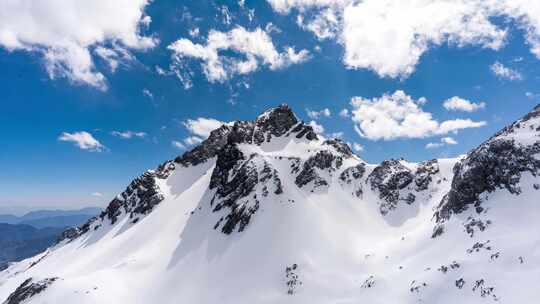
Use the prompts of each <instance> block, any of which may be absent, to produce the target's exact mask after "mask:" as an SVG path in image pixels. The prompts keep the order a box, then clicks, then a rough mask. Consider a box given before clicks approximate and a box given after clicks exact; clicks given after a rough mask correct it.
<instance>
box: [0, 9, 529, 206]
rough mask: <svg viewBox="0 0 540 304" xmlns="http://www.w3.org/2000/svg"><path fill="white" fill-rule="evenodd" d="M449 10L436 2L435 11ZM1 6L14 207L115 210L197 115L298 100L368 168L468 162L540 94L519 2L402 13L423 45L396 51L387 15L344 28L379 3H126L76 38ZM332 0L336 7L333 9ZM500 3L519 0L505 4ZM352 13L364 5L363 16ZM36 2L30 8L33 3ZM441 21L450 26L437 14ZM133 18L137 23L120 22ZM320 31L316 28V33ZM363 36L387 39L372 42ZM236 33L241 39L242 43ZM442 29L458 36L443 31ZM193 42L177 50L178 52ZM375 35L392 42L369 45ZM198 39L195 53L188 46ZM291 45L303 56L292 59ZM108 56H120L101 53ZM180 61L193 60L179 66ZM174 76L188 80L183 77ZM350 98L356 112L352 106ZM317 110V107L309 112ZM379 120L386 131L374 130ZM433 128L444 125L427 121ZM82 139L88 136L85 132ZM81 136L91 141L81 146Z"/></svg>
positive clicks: (41, 18) (248, 114)
mask: <svg viewBox="0 0 540 304" xmlns="http://www.w3.org/2000/svg"><path fill="white" fill-rule="evenodd" d="M370 1H371V2H372V0H367V1H365V2H366V3H368V2H370ZM441 1H442V0H432V2H433V3H434V5H438V3H439V2H441ZM2 2H3V1H0V8H1V9H0V11H3V13H0V17H4V18H0V19H4V20H5V19H6V18H5V17H6V16H5V14H11V15H10V17H11V19H9V20H8V21H0V67H1V71H0V91H1V92H2V98H1V102H2V110H1V111H0V123H1V125H2V128H1V130H0V138H1V139H2V143H3V145H2V149H0V167H1V168H2V170H1V172H0V184H1V185H2V187H0V206H2V207H6V206H23V205H24V206H33V207H53V206H54V207H79V206H89V205H99V206H104V205H105V204H106V203H107V202H108V201H109V200H110V199H111V198H112V197H113V196H114V195H115V194H116V193H118V192H120V191H122V190H123V189H124V187H125V186H126V185H127V184H128V183H129V181H130V180H131V179H133V178H134V177H136V176H137V175H139V174H141V173H142V172H144V170H147V169H150V168H153V167H155V166H157V165H158V164H160V163H161V162H163V161H164V160H167V159H171V158H174V157H175V156H176V155H178V154H181V153H183V152H184V151H185V149H189V147H190V145H189V140H186V139H187V138H188V137H192V139H194V137H193V136H195V137H197V138H203V137H204V136H205V135H204V133H205V132H204V131H200V130H199V131H197V127H199V128H203V129H204V127H205V126H206V125H208V121H207V122H206V125H204V123H205V122H204V121H197V120H196V119H198V118H209V119H213V120H211V121H210V122H213V121H214V120H216V121H223V122H228V121H232V120H239V119H253V118H254V117H256V115H257V114H259V113H260V112H262V111H264V110H265V109H267V108H269V107H272V106H275V105H277V104H279V103H282V102H286V103H288V104H289V105H291V106H292V107H293V109H294V110H295V112H296V113H297V115H299V116H300V117H301V118H302V119H304V120H305V121H307V122H309V121H312V120H313V121H314V122H315V123H316V124H318V125H320V126H322V127H323V128H324V133H325V134H326V135H327V136H331V135H338V136H341V137H342V138H343V139H344V140H345V141H347V142H349V143H351V144H355V147H356V148H358V151H357V153H358V155H359V156H360V157H362V158H363V159H365V160H366V161H368V162H372V163H376V162H380V161H382V160H384V159H388V158H399V157H404V158H406V159H408V160H412V161H420V160H424V159H428V158H434V157H453V156H457V155H459V154H462V153H466V152H467V151H468V150H470V149H471V148H473V147H475V146H476V145H478V144H479V143H481V142H482V141H483V140H485V139H487V138H488V137H489V136H491V135H492V134H493V133H494V132H496V131H497V130H499V129H500V128H502V127H504V126H505V125H506V124H508V123H510V122H512V121H514V120H515V119H517V118H519V117H520V116H522V115H524V114H525V113H527V112H528V111H529V110H530V109H532V107H534V106H535V105H536V104H537V103H538V101H539V100H540V95H537V94H539V93H540V89H538V88H539V82H540V79H539V76H540V73H539V68H540V59H539V58H540V55H538V54H536V55H535V53H534V47H535V43H537V41H540V38H539V40H534V37H535V36H534V35H536V33H537V32H538V33H540V31H536V27H534V26H535V25H540V18H539V19H538V20H536V19H534V16H532V15H531V16H529V15H525V14H526V13H515V11H516V10H517V8H515V7H511V8H509V9H508V11H505V9H506V8H505V7H502V8H500V9H499V11H497V12H491V11H486V12H483V13H482V16H485V17H486V18H487V19H486V20H487V21H489V22H490V24H491V25H492V26H493V28H488V27H486V26H485V25H486V24H485V23H482V22H483V21H479V23H478V24H461V23H459V22H458V24H457V25H453V24H449V23H448V21H447V19H445V18H449V19H448V20H455V17H456V16H452V15H450V16H445V15H444V14H445V13H441V14H442V16H436V17H433V18H428V19H426V20H428V21H424V22H426V24H422V23H420V24H411V22H412V21H410V20H400V19H398V18H395V19H392V22H395V26H397V28H398V29H402V28H407V27H408V26H410V27H411V28H412V29H413V32H414V31H419V32H418V33H417V32H414V34H415V35H414V37H420V38H412V39H413V40H412V44H410V43H407V41H405V42H404V43H397V44H394V42H392V41H394V40H396V39H397V40H398V41H399V39H400V38H399V37H400V35H405V34H408V33H409V32H404V33H402V32H400V31H397V32H393V31H381V32H380V33H378V32H377V31H380V30H379V28H380V26H379V24H378V23H377V22H378V21H380V20H373V24H372V25H371V24H369V22H370V20H367V21H366V23H367V25H358V24H354V22H352V23H351V21H350V20H349V21H347V18H351V16H350V15H349V14H353V13H355V14H360V15H358V18H360V19H361V17H362V16H363V15H362V14H364V13H366V12H367V13H370V11H369V9H371V8H370V7H359V6H360V5H361V4H354V3H350V1H305V3H307V4H305V5H304V6H302V5H300V4H295V3H300V2H296V1H290V2H289V4H290V6H287V5H286V3H287V2H283V1H278V0H268V1H267V2H265V1H249V0H248V1H245V3H244V2H242V1H240V2H239V1H196V2H192V1H168V0H154V1H152V2H150V3H147V1H144V0H137V1H131V2H129V1H127V2H123V4H125V5H126V6H133V7H131V8H130V9H131V10H132V11H133V12H134V14H133V15H130V16H127V17H126V16H124V15H122V14H120V15H118V17H117V19H118V20H115V21H117V22H116V23H118V24H120V25H118V24H112V25H111V24H105V25H103V24H100V23H99V22H97V21H96V22H94V21H93V20H94V19H92V18H96V19H99V18H97V17H96V16H95V15H92V14H93V13H95V14H97V15H101V14H103V15H104V16H108V15H106V14H110V16H112V17H113V18H114V17H116V16H117V15H116V14H118V12H119V11H114V9H112V8H111V11H110V12H109V11H104V10H105V8H103V7H100V6H99V5H98V4H96V8H95V11H92V10H91V9H88V10H77V12H78V13H80V14H87V15H84V16H83V17H85V18H86V19H87V20H89V21H87V22H88V24H87V26H88V28H90V29H96V30H101V31H102V32H103V33H104V35H101V36H100V35H97V36H96V37H97V38H96V37H93V36H88V34H87V33H82V34H81V33H80V32H77V27H76V26H74V27H73V29H71V27H69V26H68V27H67V28H62V29H61V30H58V26H57V24H56V23H55V22H59V21H57V20H58V19H59V18H57V16H56V17H55V16H49V15H47V14H49V13H50V12H47V11H44V10H40V9H37V8H36V11H34V12H32V11H30V12H24V11H23V10H22V9H20V8H17V7H14V5H10V4H7V3H2ZM23 2H24V1H23ZM45 2H47V1H45ZM99 2H100V1H97V2H96V3H99ZM311 2H313V4H312V5H311V6H310V5H308V4H309V3H311ZM330 2H332V3H334V2H335V3H334V4H332V5H331V6H325V5H324V3H330ZM386 2H389V3H392V1H386ZM409 2H414V1H409ZM428 2H429V1H428ZM457 2H460V1H457ZM495 2H498V1H495ZM521 2H523V3H524V4H523V7H519V9H524V10H523V11H527V10H526V9H531V11H532V12H535V10H534V9H537V11H540V8H538V5H537V4H534V2H527V1H521ZM521 2H520V3H521ZM284 3H285V4H284ZM320 3H323V4H320ZM460 3H461V2H460ZM463 3H471V4H470V5H469V4H467V5H466V6H465V8H466V9H470V10H471V12H472V14H476V13H477V12H479V11H481V10H483V9H485V8H484V7H482V6H481V5H480V4H478V5H477V4H472V3H475V1H471V2H463ZM500 3H502V4H501V5H503V6H504V5H509V6H510V5H511V4H507V1H505V0H500ZM355 5H357V6H358V8H359V9H358V10H353V8H355V7H354V6H355ZM475 5H477V6H475ZM527 5H530V6H535V5H536V7H527ZM36 6H38V5H36ZM397 6H399V5H397ZM469 6H470V7H469ZM74 7H75V8H74V9H77V7H76V5H75V6H74ZM104 7H107V6H104ZM434 7H435V8H437V9H440V7H437V6H434ZM225 8H226V10H225ZM25 9H29V10H32V8H31V6H30V8H25ZM120 9H122V10H120V11H121V12H125V11H128V12H129V11H130V10H129V9H126V7H120ZM392 9H395V10H397V11H399V10H402V9H403V8H400V7H397V8H392V5H390V6H389V8H388V10H389V12H388V15H390V16H393V14H395V12H393V11H392ZM410 9H411V10H410V12H409V13H408V14H409V15H410V18H412V19H415V20H424V19H425V18H424V19H423V16H424V17H425V14H426V12H425V11H423V10H422V8H421V7H420V8H418V7H415V5H411V7H410ZM511 9H514V10H511ZM362 10H364V11H365V12H364V11H362ZM59 11H61V10H59ZM81 12H82V13H81ZM96 12H97V13H96ZM510 12H512V13H510ZM25 13H28V14H30V15H32V16H34V18H35V19H36V20H35V22H34V25H36V24H37V25H38V29H39V30H43V31H44V32H45V33H43V34H41V35H40V36H39V37H37V36H32V35H33V33H28V32H25V31H24V29H26V28H28V26H29V25H27V24H24V23H23V22H24V21H20V20H23V19H24V18H19V17H20V16H17V15H18V14H21V15H24V14H25ZM137 13H138V14H137ZM325 13H326V15H324V14H325ZM2 14H4V15H2ZM39 14H43V15H39ZM126 14H127V13H126ZM328 14H334V15H335V16H336V17H337V20H338V21H336V22H337V23H331V22H330V23H328V20H329V19H324V16H328ZM415 14H418V15H415ZM512 14H514V15H512ZM465 15H466V14H465ZM134 16H135V17H134ZM146 16H148V17H146ZM227 16H228V17H227ZM299 16H300V17H299ZM321 16H322V17H321ZM347 16H348V17H347ZM352 16H353V17H355V15H352ZM413 17H414V18H413ZM458 17H463V16H458ZM300 18H302V20H303V21H302V22H303V23H300V22H299V21H298V20H299V19H300ZM317 18H319V19H317ZM437 18H439V19H440V20H441V21H440V23H437V22H434V23H432V21H431V20H429V19H433V20H435V21H436V20H439V19H437ZM527 18H529V19H527ZM60 19H61V18H60ZM86 19H85V20H86ZM124 19H125V20H127V21H126V24H127V25H126V26H121V25H122V22H123V20H124ZM353 19H354V18H353ZM150 20H151V21H150ZM313 20H315V21H317V20H318V21H321V20H323V21H325V20H326V23H324V22H322V23H321V22H319V23H316V22H314V21H313ZM463 20H467V18H463ZM524 20H526V21H524ZM312 21H313V22H312ZM383 21H384V20H383ZM19 22H21V23H19ZM310 22H312V23H310ZM385 22H386V23H385V24H387V23H389V22H388V20H386V21H385ZM415 22H416V21H415ZM463 22H465V21H463ZM535 22H536V23H535ZM390 23H391V22H390ZM402 23H403V24H402ZM269 24H271V25H269ZM321 24H322V25H321ZM441 24H442V25H441ZM61 25H63V26H66V24H65V23H61ZM309 25H314V26H315V25H317V26H318V27H317V30H319V32H316V31H314V30H313V28H314V27H313V26H312V27H311V29H312V30H310V28H309ZM49 26H50V28H49ZM366 26H367V27H366ZM391 26H394V25H391ZM366 28H367V29H370V30H373V31H374V32H377V33H375V35H374V36H369V35H368V34H366V33H367V32H366ZM494 28H495V29H498V30H500V31H499V32H497V31H495V30H494ZM196 29H198V30H196ZM235 29H236V30H237V32H235V33H236V34H238V37H236V36H234V35H233V34H232V33H233V31H235ZM238 29H242V31H240V30H238ZM257 29H259V32H258V36H256V37H255V35H254V34H253V33H255V32H256V31H257ZM424 29H426V30H424ZM441 29H442V30H441ZM321 30H327V32H330V33H332V34H330V35H331V37H323V36H324V33H322V32H320V31H321ZM130 31H131V32H130ZM197 31H198V32H197ZM211 31H214V32H220V33H221V34H223V35H225V38H223V37H221V36H220V37H221V39H224V40H223V41H220V43H222V44H223V43H225V44H227V45H228V48H224V49H218V53H217V54H218V55H219V57H218V58H217V60H218V63H219V64H221V67H222V68H223V72H224V73H225V74H221V76H219V75H220V74H219V73H218V72H219V71H215V70H207V71H206V73H205V70H204V68H203V67H202V64H206V63H208V61H205V60H210V59H208V58H210V57H211V56H212V48H211V47H209V46H210V44H209V43H208V42H207V37H208V36H209V33H210V32H211ZM430 31H431V32H430ZM441 31H442V32H444V31H447V32H448V33H446V34H444V35H443V36H441V37H439V36H437V35H438V33H440V32H441ZM503 32H504V37H502V33H503ZM6 33H8V34H9V35H8V34H6ZM129 34H134V36H133V35H131V36H130V35H129ZM227 34H230V35H229V36H227ZM85 35H86V36H85ZM223 35H222V36H223ZM332 35H333V36H332ZM365 35H367V37H364V36H365ZM385 35H387V36H388V37H386V36H385ZM392 35H394V36H392ZM395 35H397V36H395ZM43 37H45V38H43ZM126 37H128V38H126ZM133 37H135V38H133ZM231 37H232V38H231ZM235 37H236V38H235ZM250 37H251V38H253V39H252V40H250ZM261 37H262V38H267V39H269V40H264V39H262V40H261ZM422 37H423V38H422ZM470 37H472V38H470ZM531 37H532V38H531ZM539 37H540V35H539ZM64 38H65V39H64ZM182 38H183V39H185V40H183V44H182V45H181V47H180V48H179V49H176V50H172V49H171V48H169V46H170V45H172V44H173V43H174V42H175V41H178V40H179V39H182ZM235 39H236V40H235ZM243 39H245V40H243ZM365 39H367V40H365ZM370 39H371V40H370ZM373 39H375V40H377V39H380V41H378V40H377V41H375V42H374V43H373V44H371V42H373ZM392 39H394V40H392ZM418 39H420V40H418ZM188 40H189V41H188ZM14 41H15V42H14ZM59 41H62V42H59ZM63 41H68V42H69V43H67V44H63V43H64V42H63ZM70 41H71V42H70ZM246 41H247V42H246ZM268 41H270V46H271V47H270V48H268V46H269V44H268ZM357 41H360V42H362V41H363V42H362V43H360V44H359V43H356V42H357ZM494 41H495V42H494ZM409 42H410V41H409ZM497 42H500V45H496V43H497ZM190 43H191V44H190ZM381 43H382V44H381ZM239 44H240V46H239ZM386 44H388V45H386ZM246 45H247V47H250V48H251V50H254V51H251V53H250V54H252V55H253V54H254V55H253V61H251V62H249V60H247V59H249V56H251V55H249V54H248V53H249V52H242V51H241V47H246ZM418 45H420V46H421V47H420V48H421V50H420V55H419V59H418V62H414V60H412V63H411V61H410V58H405V59H403V60H402V59H400V58H401V57H400V56H401V55H402V54H410V53H411V48H413V50H412V52H413V53H414V51H415V50H414V48H416V47H418ZM539 45H540V43H539ZM193 46H196V47H195V53H193V52H191V51H190V47H193ZM288 47H291V48H293V49H291V50H293V51H292V53H287V50H288V49H287V48H288ZM381 47H382V48H381ZM370 48H371V49H370ZM72 50H77V51H72ZM80 50H82V53H81V52H78V51H80ZM85 50H86V51H88V56H89V57H85V54H84V51H85ZM99 50H101V51H103V50H105V51H103V52H102V54H109V55H110V54H113V55H111V56H113V57H110V56H109V57H107V56H104V55H102V56H100V55H99V52H100V51H99ZM302 50H304V51H305V52H304V53H302ZM388 50H390V51H388ZM386 51H388V52H389V53H388V54H385V52H386ZM107 52H108V53H107ZM81 54H82V55H81ZM175 54H177V55H178V54H181V55H182V56H177V57H176V59H175V58H174V55H175ZM201 54H205V55H201ZM208 54H210V55H208ZM291 54H292V55H291ZM354 55H357V57H354ZM197 56H198V57H197ZM205 56H206V57H205ZM295 56H296V57H295ZM385 56H386V57H385ZM353 57H354V58H353ZM85 58H86V59H88V60H89V61H88V60H86V61H85ZM178 58H179V59H178ZM396 58H398V59H396ZM244 61H246V62H245V63H249V64H251V67H248V68H246V69H247V70H244V72H239V69H237V68H236V65H235V64H237V63H240V62H244ZM214 63H215V62H214ZM114 65H117V66H116V67H113V66H114ZM111 67H112V68H111ZM214 67H215V66H214ZM411 69H412V70H411ZM175 72H178V73H179V74H181V75H183V77H184V81H183V82H182V81H181V79H179V77H178V76H177V75H176V74H175ZM214 72H215V73H217V74H212V73H214ZM242 73H243V74H242ZM81 75H82V76H81ZM100 75H101V76H100ZM186 75H189V81H188V80H186V79H187V78H186ZM212 75H213V76H212ZM216 75H218V76H216ZM223 75H225V76H223ZM214 76H215V77H217V78H214V80H213V81H212V80H209V79H211V77H214ZM219 77H221V78H219ZM96 79H97V80H96ZM216 79H217V80H216ZM186 86H191V87H189V88H186ZM396 92H402V93H400V94H401V95H400V94H397V93H396ZM422 97H424V98H425V100H424V99H423V98H422ZM452 97H458V98H456V99H455V100H459V101H460V102H458V104H457V105H454V108H451V106H450V105H449V104H447V108H448V109H447V108H445V106H444V103H445V101H448V100H449V99H450V98H452ZM353 98H356V100H357V101H358V102H357V104H356V106H355V105H352V104H351V100H352V99H353ZM400 98H401V99H400ZM397 99H399V100H397ZM394 103H395V104H397V105H398V109H400V110H404V109H405V108H406V109H405V111H406V112H407V111H408V112H407V113H408V114H411V111H412V114H415V115H413V116H411V117H413V118H419V119H420V120H419V121H420V125H419V127H418V130H411V128H410V127H407V128H406V127H405V126H404V125H403V121H402V120H400V119H399V118H396V117H394V116H392V115H393V114H392V113H388V112H385V111H389V108H388V106H389V105H390V106H392V105H393V104H394ZM324 109H328V110H327V111H326V112H325V111H323V110H324ZM343 109H347V110H348V115H347V116H345V115H341V116H340V114H339V113H340V111H342V110H343ZM374 109H376V110H377V111H378V112H377V113H378V114H375V115H382V116H384V117H386V118H387V116H388V115H389V116H390V117H393V118H392V119H394V122H396V123H397V124H398V125H399V127H396V128H393V129H392V130H390V131H385V130H382V129H385V128H383V127H381V125H382V126H386V125H388V126H390V125H391V124H385V123H384V120H381V119H383V118H384V117H383V118H381V116H370V115H374V114H373V112H372V110H374ZM308 110H310V111H313V112H319V111H320V113H319V114H314V113H312V114H311V117H310V116H309V115H308ZM328 112H329V113H328ZM325 113H326V114H325ZM408 114H407V115H408ZM416 114H418V115H416ZM385 115H386V116H385ZM426 115H429V117H427V118H426ZM342 116H343V117H342ZM189 119H192V120H195V123H193V124H191V128H190V127H189V126H190V124H186V122H188V120H189ZM422 119H426V121H423V120H422ZM456 119H462V120H468V126H469V127H466V128H465V127H464V128H463V129H459V130H458V131H457V133H456V132H453V131H452V130H453V129H452V130H444V129H443V128H442V127H441V126H440V124H442V123H443V122H444V121H454V120H456ZM371 120H374V121H375V122H380V123H374V124H371V123H370V121H371ZM197 122H199V123H201V124H203V125H196V123H197ZM423 122H428V123H434V122H435V123H436V124H437V125H434V126H433V127H427V125H428V123H423ZM474 123H476V126H474V127H472V125H473V124H474ZM480 123H481V125H480ZM210 125H212V123H210ZM355 126H356V128H355ZM424 126H426V128H425V130H424V129H423V127H424ZM355 129H356V130H355ZM115 131H116V132H117V133H113V132H115ZM128 131H131V132H132V133H126V132H128ZM358 131H360V132H358ZM81 132H86V133H87V134H88V135H89V136H90V139H91V140H90V141H88V138H83V139H81V138H78V137H76V134H79V135H80V134H82V133H81ZM120 133H122V134H123V135H124V137H130V138H123V137H122V136H119V134H120ZM135 133H137V134H135ZM336 133H338V134H336ZM359 133H362V135H360V134H359ZM74 137H75V138H76V139H77V140H79V143H81V140H82V141H83V142H84V143H83V145H82V148H81V146H77V142H76V141H74V140H73V138H74ZM448 138H451V139H448ZM85 140H86V141H85ZM92 140H95V142H92ZM173 142H178V143H181V144H182V145H183V146H184V147H178V145H175V144H173ZM454 143H457V144H454ZM84 144H86V146H84Z"/></svg>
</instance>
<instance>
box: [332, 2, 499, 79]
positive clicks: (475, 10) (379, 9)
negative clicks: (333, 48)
mask: <svg viewBox="0 0 540 304" xmlns="http://www.w3.org/2000/svg"><path fill="white" fill-rule="evenodd" d="M505 36H506V32H505V31H504V30H501V29H499V28H497V27H496V26H495V25H494V24H492V23H491V22H490V20H489V15H487V14H486V12H485V10H484V9H483V8H482V6H481V5H480V4H479V3H476V2H475V1H472V2H471V1H465V0H456V1H445V0H432V1H426V0H407V1H393V0H367V1H362V2H359V3H357V4H355V5H350V6H347V7H346V8H345V10H344V13H343V33H342V37H341V42H342V44H343V45H344V48H345V56H344V63H345V65H346V66H347V67H349V68H354V69H357V68H366V69H370V70H373V71H375V72H376V73H377V74H378V75H380V76H383V77H392V78H395V77H406V76H408V75H410V74H411V73H412V72H414V70H415V67H416V65H417V64H418V62H419V60H420V57H421V56H422V55H423V54H424V53H425V52H426V51H428V49H429V47H432V46H439V45H442V44H445V43H448V44H451V45H455V46H458V47H462V46H466V45H478V46H481V47H483V48H490V49H494V50H496V49H499V48H500V47H501V46H502V45H503V41H504V38H505Z"/></svg>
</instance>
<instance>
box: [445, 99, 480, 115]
mask: <svg viewBox="0 0 540 304" xmlns="http://www.w3.org/2000/svg"><path fill="white" fill-rule="evenodd" d="M443 107H444V108H445V109H447V110H449V111H465V112H474V111H476V110H480V109H483V108H485V107H486V103H485V102H480V103H474V102H471V101H469V100H467V99H463V98H461V97H458V96H454V97H451V98H449V99H447V100H445V101H444V102H443Z"/></svg>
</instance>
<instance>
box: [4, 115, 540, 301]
mask: <svg viewBox="0 0 540 304" xmlns="http://www.w3.org/2000/svg"><path fill="white" fill-rule="evenodd" d="M539 113H540V108H537V109H535V111H533V112H531V114H529V115H528V116H526V117H524V119H523V120H522V121H520V122H517V123H516V124H514V125H512V126H510V127H508V128H506V129H505V130H503V131H501V132H499V133H498V134H496V135H495V136H494V137H492V138H491V139H489V140H488V141H486V142H485V143H484V144H482V145H481V146H480V147H479V148H477V149H475V150H473V151H471V152H470V153H469V154H468V155H466V156H463V158H460V159H439V160H434V161H427V162H422V163H409V162H406V161H404V160H390V161H385V162H383V163H382V164H379V165H374V164H366V163H365V162H364V161H362V160H361V159H359V158H358V157H357V156H355V155H353V153H352V152H351V150H350V148H349V147H348V146H347V145H346V144H344V143H343V142H341V141H339V140H325V139H324V138H322V137H321V136H320V135H317V134H315V133H314V132H313V130H312V129H311V127H309V126H307V125H305V124H303V123H302V122H300V121H298V119H297V118H296V116H294V114H293V113H292V111H291V110H290V109H289V108H288V107H287V106H285V105H282V106H280V107H278V108H275V109H271V110H269V111H267V112H265V113H264V114H263V115H261V116H259V117H258V118H257V119H256V120H255V121H252V122H237V123H235V124H233V125H227V126H223V127H221V128H220V129H218V130H216V131H214V132H212V134H211V135H210V137H209V138H208V139H207V140H206V141H205V142H203V143H202V144H201V146H199V147H197V148H195V149H194V150H193V151H190V152H188V153H186V154H185V155H183V156H181V157H179V158H177V159H176V160H174V161H168V162H166V163H164V164H163V165H162V166H160V167H159V168H157V169H156V170H154V171H149V172H147V173H145V174H144V175H143V176H141V177H140V178H139V179H137V180H135V181H134V182H133V183H132V184H131V185H130V186H129V187H128V188H127V189H126V191H125V192H123V193H121V194H120V195H119V196H118V197H117V198H115V199H114V200H113V201H112V202H111V205H110V206H109V207H108V208H107V210H106V211H105V212H104V213H103V214H102V215H101V216H100V217H99V218H96V219H94V220H92V221H90V222H89V223H87V224H86V225H84V226H82V227H80V228H78V229H72V230H70V231H66V233H65V234H64V239H63V240H61V241H60V242H59V243H58V244H57V245H56V246H54V247H52V248H50V249H48V250H47V251H46V252H44V253H42V254H40V255H38V256H36V257H33V258H30V259H28V260H25V261H22V262H20V263H16V264H13V265H11V266H10V267H9V268H8V269H7V270H6V271H3V272H1V273H0V301H3V300H4V299H6V302H5V303H8V304H13V303H201V304H202V303H212V304H214V303H235V304H236V303H249V304H251V303H310V304H311V303H360V302H361V303H374V304H375V303H419V302H423V303H484V302H486V303H488V302H492V301H498V302H501V303H522V304H523V303H538V301H539V300H538V299H540V290H539V289H538V288H536V286H535V285H536V283H537V282H538V280H539V279H540V235H539V234H538V232H539V231H540V221H538V220H537V219H538V218H540V206H538V203H539V200H538V197H539V194H540V192H539V191H540V190H538V188H540V186H539V184H540V178H538V177H537V176H536V174H537V173H538V172H539V170H538V169H539V168H540V166H539V164H538V163H539V161H538V153H539V152H540V150H538V149H537V148H538V146H540V141H539V138H538V136H539V134H540V118H539V117H540V115H539ZM501 140H502V141H505V144H501ZM506 141H509V142H510V143H511V144H510V145H509V144H508V143H507V142H506ZM501 145H502V146H501ZM501 147H503V148H504V149H503V148H501ZM525 154H527V155H525ZM525 156H526V157H525ZM502 164H505V166H503V165H502ZM498 168H503V169H502V170H498ZM471 183H473V184H474V185H475V187H470V184H471ZM466 185H469V186H466ZM517 190H519V191H517ZM29 279H31V280H29Z"/></svg>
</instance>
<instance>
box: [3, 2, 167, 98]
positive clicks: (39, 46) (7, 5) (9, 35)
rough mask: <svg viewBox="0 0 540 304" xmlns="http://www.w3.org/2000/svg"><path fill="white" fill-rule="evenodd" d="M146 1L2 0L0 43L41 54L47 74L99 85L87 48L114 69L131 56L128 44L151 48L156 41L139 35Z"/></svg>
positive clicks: (102, 82) (102, 79)
mask: <svg viewBox="0 0 540 304" xmlns="http://www.w3.org/2000/svg"><path fill="white" fill-rule="evenodd" d="M148 2H149V1H148V0H119V1H109V0H94V1H55V0H41V1H33V0H19V1H1V2H0V47H3V48H5V49H7V50H8V51H27V52H33V53H39V54H41V55H43V58H44V62H45V68H46V70H47V72H48V74H49V77H50V78H51V79H54V78H58V77H66V78H67V79H69V80H70V81H71V82H73V83H77V84H87V85H90V86H94V87H96V88H99V89H103V90H104V89H106V87H107V86H106V80H105V76H104V75H103V74H102V73H101V72H100V71H98V70H97V69H96V67H95V65H94V60H93V56H92V50H94V53H95V54H96V55H97V56H99V57H101V58H103V59H104V60H106V61H107V63H108V64H109V66H110V68H111V70H113V71H114V70H115V69H116V68H117V67H118V64H119V63H120V62H122V61H123V60H125V59H126V58H129V57H130V55H129V52H128V49H137V50H144V49H148V48H151V47H154V46H155V45H156V43H157V40H156V39H155V38H153V37H147V36H144V35H142V34H141V31H142V29H143V28H144V27H146V26H148V23H149V22H150V20H151V19H150V18H149V17H148V16H144V8H145V7H146V5H147V4H148ZM111 45H112V47H110V46H111ZM107 46H109V47H107Z"/></svg>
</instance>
